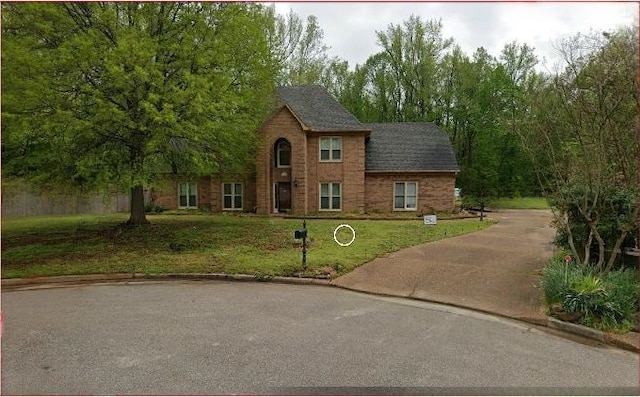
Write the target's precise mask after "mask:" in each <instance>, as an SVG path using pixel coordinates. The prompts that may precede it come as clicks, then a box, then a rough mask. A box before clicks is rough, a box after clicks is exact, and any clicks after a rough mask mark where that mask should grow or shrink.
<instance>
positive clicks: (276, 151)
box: [156, 86, 459, 215]
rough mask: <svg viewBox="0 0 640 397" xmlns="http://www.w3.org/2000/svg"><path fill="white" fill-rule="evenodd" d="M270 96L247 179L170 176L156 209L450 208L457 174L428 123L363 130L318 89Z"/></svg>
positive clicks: (444, 141) (443, 139) (445, 143)
mask: <svg viewBox="0 0 640 397" xmlns="http://www.w3.org/2000/svg"><path fill="white" fill-rule="evenodd" d="M277 96H278V105H277V107H276V109H275V110H274V112H273V113H272V114H271V116H270V117H269V118H268V119H267V120H266V121H265V122H264V123H263V124H262V126H261V127H260V130H259V132H258V134H259V139H260V146H259V148H258V154H257V157H256V172H255V178H253V177H251V176H250V175H233V176H226V177H220V176H211V177H206V178H201V179H199V180H198V181H181V180H175V181H174V183H173V185H172V186H173V189H168V190H165V192H164V194H161V195H159V196H158V197H157V199H156V203H157V204H159V205H163V206H168V207H171V208H194V207H206V208H208V209H210V210H211V211H213V212H220V211H256V212H257V213H258V214H273V213H282V212H286V213H293V214H300V215H302V214H309V213H317V212H323V211H342V212H356V213H365V212H381V213H390V212H394V211H415V212H419V213H432V212H434V211H449V210H452V209H453V207H454V187H455V176H456V173H457V172H458V170H459V168H458V164H457V162H456V159H455V156H454V153H453V148H452V147H451V143H450V142H449V138H448V137H447V135H446V134H444V133H443V132H442V131H441V130H440V129H439V128H438V127H437V126H436V125H434V124H432V123H382V124H363V123H360V122H359V121H358V120H357V119H356V118H355V117H354V116H353V115H352V114H350V113H349V112H348V111H347V110H346V109H345V108H344V107H342V105H340V104H339V103H338V102H337V101H336V100H335V99H334V98H333V97H332V96H331V95H330V94H329V93H328V92H327V91H326V90H325V89H324V88H322V87H319V86H295V87H281V88H279V89H278V91H277Z"/></svg>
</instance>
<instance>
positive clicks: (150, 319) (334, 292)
mask: <svg viewBox="0 0 640 397" xmlns="http://www.w3.org/2000/svg"><path fill="white" fill-rule="evenodd" d="M2 312H3V323H4V324H3V325H4V329H3V333H2V390H1V391H2V394H3V395H8V394H47V395H50V394H99V395H115V394H156V395H158V394H180V395H181V394H209V395H211V394H298V395H299V394H343V395H344V394H366V395H371V394H377V395H384V394H420V395H425V394H432V395H433V394H455V395H464V394H509V395H515V394H536V395H543V394H571V395H575V394H598V395H603V394H617V395H620V394H635V395H637V394H638V392H639V391H640V390H639V388H638V385H639V384H640V383H639V362H638V355H636V354H633V353H631V352H628V351H623V350H619V349H616V348H612V347H606V346H602V345H599V344H596V343H591V344H584V343H579V342H576V341H573V340H569V339H566V338H562V337H559V336H556V335H552V334H549V333H547V332H545V331H541V330H538V329H536V328H531V327H530V326H528V325H525V324H524V323H518V322H514V321H511V320H505V319H501V318H497V317H493V316H488V315H483V314H479V313H476V312H471V311H467V310H463V309H456V308H452V307H447V306H440V305H434V304H428V303H424V302H418V301H414V300H408V299H400V298H382V297H376V296H371V295H364V294H360V293H355V292H350V291H345V290H341V289H337V288H330V287H318V286H296V285H284V284H274V283H241V282H182V281H174V282H162V283H160V282H145V283H127V284H125V283H122V284H112V285H93V286H89V285H87V286H77V287H67V288H52V289H34V290H23V291H6V292H3V293H2Z"/></svg>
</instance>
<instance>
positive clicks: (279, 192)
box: [271, 138, 292, 212]
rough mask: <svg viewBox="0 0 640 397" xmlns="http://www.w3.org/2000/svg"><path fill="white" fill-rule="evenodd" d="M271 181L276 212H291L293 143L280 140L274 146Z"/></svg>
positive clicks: (283, 139)
mask: <svg viewBox="0 0 640 397" xmlns="http://www.w3.org/2000/svg"><path fill="white" fill-rule="evenodd" d="M273 163H274V168H273V170H272V176H271V178H272V179H271V181H272V183H273V209H274V211H275V212H287V211H290V210H291V199H292V192H291V143H290V142H289V141H288V140H286V139H285V138H280V139H278V140H277V141H275V143H274V144H273Z"/></svg>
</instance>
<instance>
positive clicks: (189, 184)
mask: <svg viewBox="0 0 640 397" xmlns="http://www.w3.org/2000/svg"><path fill="white" fill-rule="evenodd" d="M181 185H187V205H186V206H182V205H180V197H181V196H182V195H181V194H180V190H181V189H180V187H181ZM191 185H195V187H196V194H195V196H196V204H195V206H192V205H189V196H190V194H189V193H191V192H190V191H189V188H190V186H191ZM178 208H179V209H181V210H191V209H198V182H178Z"/></svg>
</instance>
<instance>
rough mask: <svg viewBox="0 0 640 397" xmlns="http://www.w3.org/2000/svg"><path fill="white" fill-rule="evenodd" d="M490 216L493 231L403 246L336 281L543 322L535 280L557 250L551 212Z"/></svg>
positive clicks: (358, 288)
mask: <svg viewBox="0 0 640 397" xmlns="http://www.w3.org/2000/svg"><path fill="white" fill-rule="evenodd" d="M491 217H492V218H493V219H495V220H497V221H498V223H497V224H495V225H493V226H491V227H490V228H488V229H485V230H482V231H479V232H475V233H471V234H467V235H463V236H459V237H453V238H449V239H445V240H440V241H436V242H433V243H427V244H423V245H419V246H415V247H411V248H407V249H403V250H401V251H398V252H395V253H393V254H390V255H388V256H386V257H383V258H378V259H376V260H374V261H372V262H370V263H368V264H365V265H363V266H360V267H359V268H357V269H356V270H354V271H353V272H351V273H349V274H346V275H344V276H342V277H339V278H338V279H336V280H334V282H333V283H334V284H336V285H338V286H341V287H345V288H349V289H353V290H358V291H363V292H371V293H377V294H384V295H392V296H400V297H411V298H418V299H423V300H428V301H432V302H441V303H447V304H452V305H456V306H461V307H467V308H472V309H476V310H481V311H485V312H490V313H496V314H500V315H504V316H507V317H511V318H516V319H522V320H528V321H532V322H538V323H543V322H544V321H546V320H545V317H544V315H543V314H542V312H541V305H542V293H541V291H540V290H539V289H538V288H536V284H537V283H538V280H539V276H540V272H541V270H542V268H543V267H544V264H545V262H546V261H547V260H548V259H549V258H550V257H551V256H552V255H553V251H554V246H553V243H552V242H553V237H554V229H553V228H551V226H550V224H551V218H552V217H551V212H550V211H542V210H502V211H499V212H495V213H492V214H491ZM425 227H427V226H425Z"/></svg>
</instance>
